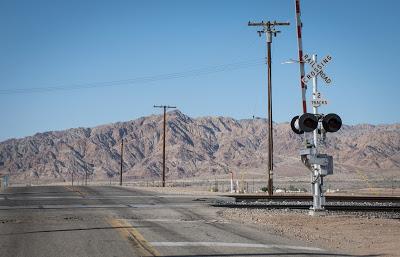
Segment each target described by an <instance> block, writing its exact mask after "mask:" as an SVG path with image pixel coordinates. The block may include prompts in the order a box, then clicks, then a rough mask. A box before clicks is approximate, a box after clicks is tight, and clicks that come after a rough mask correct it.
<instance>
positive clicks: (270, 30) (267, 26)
mask: <svg viewBox="0 0 400 257" xmlns="http://www.w3.org/2000/svg"><path fill="white" fill-rule="evenodd" d="M288 25H290V23H289V22H277V21H273V22H271V21H267V22H264V21H261V22H250V21H249V23H248V26H261V27H262V28H263V29H262V30H259V31H257V33H258V35H259V36H260V37H261V34H263V33H265V34H266V36H267V66H268V194H269V195H272V194H273V192H274V191H273V170H274V163H273V151H274V147H273V135H272V129H273V127H272V73H271V44H272V37H273V36H275V37H276V34H277V33H280V31H278V30H275V26H288Z"/></svg>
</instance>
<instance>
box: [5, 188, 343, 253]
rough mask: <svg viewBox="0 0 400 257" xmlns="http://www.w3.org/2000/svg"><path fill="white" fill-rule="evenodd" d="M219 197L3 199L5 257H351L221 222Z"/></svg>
mask: <svg viewBox="0 0 400 257" xmlns="http://www.w3.org/2000/svg"><path fill="white" fill-rule="evenodd" d="M215 200H216V199H215V198H214V197H211V196H210V197H208V196H206V197H204V196H201V197H196V196H194V195H181V196H180V195H166V194H156V193H149V192H145V191H141V190H138V189H132V188H125V187H122V188H121V187H111V186H110V187H107V186H97V187H95V186H93V187H83V186H75V187H74V188H72V187H63V186H43V187H15V188H9V189H7V191H5V192H1V193H0V256H4V257H6V256H12V257H23V256H37V257H45V256H51V257H56V256H60V257H63V256H84V257H87V256H107V257H109V256H170V257H172V256H271V255H273V256H276V255H283V256H293V255H296V256H310V255H313V256H346V255H341V254H334V253H332V252H328V251H326V250H324V249H321V248H317V247H315V246H312V245H305V243H304V242H298V241H293V240H289V239H286V238H282V237H280V236H277V235H274V234H273V233H272V232H269V231H266V230H265V228H263V227H259V226H251V225H243V224H238V223H235V222H232V221H227V220H224V219H222V218H221V217H220V216H219V215H218V211H220V209H219V208H213V207H210V206H209V203H211V202H213V201H215Z"/></svg>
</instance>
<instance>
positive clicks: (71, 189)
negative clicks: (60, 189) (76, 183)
mask: <svg viewBox="0 0 400 257" xmlns="http://www.w3.org/2000/svg"><path fill="white" fill-rule="evenodd" d="M64 187H65V188H66V189H68V190H69V191H72V192H74V193H77V194H79V195H80V196H81V197H82V198H84V197H86V196H87V194H86V193H84V192H82V191H80V190H79V188H77V187H72V186H64Z"/></svg>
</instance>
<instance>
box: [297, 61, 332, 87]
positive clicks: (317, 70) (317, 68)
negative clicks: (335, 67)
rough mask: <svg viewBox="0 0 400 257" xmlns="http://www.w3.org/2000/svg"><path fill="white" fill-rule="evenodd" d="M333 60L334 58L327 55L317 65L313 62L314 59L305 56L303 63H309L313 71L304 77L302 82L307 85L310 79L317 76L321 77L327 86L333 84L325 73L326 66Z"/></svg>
mask: <svg viewBox="0 0 400 257" xmlns="http://www.w3.org/2000/svg"><path fill="white" fill-rule="evenodd" d="M331 60H332V56H330V55H327V56H325V57H324V58H323V59H322V61H321V62H320V63H316V62H314V61H313V60H312V57H311V56H310V55H308V54H305V55H304V56H303V62H305V63H308V64H309V65H310V66H311V68H312V70H311V71H310V72H309V73H308V74H307V75H305V76H304V77H303V79H302V81H303V83H304V84H307V83H308V81H310V79H312V78H313V77H315V76H318V75H320V76H321V78H322V79H323V80H324V81H325V83H326V84H329V83H331V82H332V80H331V79H330V78H329V76H328V75H327V74H326V73H325V72H324V71H323V69H324V68H325V66H326V65H327V64H328V63H329V62H330V61H331Z"/></svg>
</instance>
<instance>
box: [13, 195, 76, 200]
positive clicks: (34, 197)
mask: <svg viewBox="0 0 400 257" xmlns="http://www.w3.org/2000/svg"><path fill="white" fill-rule="evenodd" d="M45 199H82V197H81V196H23V197H22V196H14V197H12V196H11V197H8V200H25V201H28V200H45Z"/></svg>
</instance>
